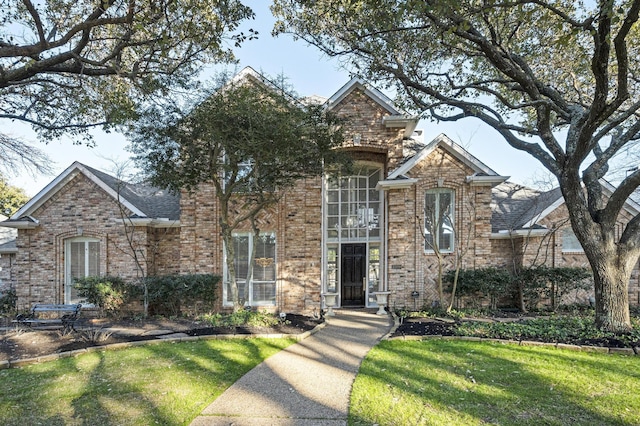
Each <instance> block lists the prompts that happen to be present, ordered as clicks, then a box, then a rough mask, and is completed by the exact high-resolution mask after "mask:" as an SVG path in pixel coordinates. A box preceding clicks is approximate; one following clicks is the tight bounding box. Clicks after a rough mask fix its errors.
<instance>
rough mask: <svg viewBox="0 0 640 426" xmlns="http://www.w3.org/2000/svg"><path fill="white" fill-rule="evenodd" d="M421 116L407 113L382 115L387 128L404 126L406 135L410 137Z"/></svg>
mask: <svg viewBox="0 0 640 426" xmlns="http://www.w3.org/2000/svg"><path fill="white" fill-rule="evenodd" d="M419 121H420V118H419V117H409V116H406V115H387V116H384V117H382V124H384V125H385V127H386V128H398V127H400V128H404V137H405V138H408V137H411V135H413V132H414V131H415V130H416V127H418V122H419Z"/></svg>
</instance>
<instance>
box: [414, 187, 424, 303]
mask: <svg viewBox="0 0 640 426" xmlns="http://www.w3.org/2000/svg"><path fill="white" fill-rule="evenodd" d="M417 218H418V185H413V223H414V225H413V294H416V292H417V291H418V255H419V254H418V253H419V251H418V233H420V235H422V232H421V231H420V230H419V229H418V226H419V222H418V219H417ZM416 231H418V232H416ZM420 275H421V274H420ZM417 304H418V298H417V297H413V309H414V310H417V309H418V305H417Z"/></svg>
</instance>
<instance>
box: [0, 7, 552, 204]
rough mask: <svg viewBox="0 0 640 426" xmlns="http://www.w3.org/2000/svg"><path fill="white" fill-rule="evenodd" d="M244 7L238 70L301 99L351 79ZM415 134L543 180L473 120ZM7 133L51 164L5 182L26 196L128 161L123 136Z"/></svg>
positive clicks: (517, 175) (518, 176)
mask: <svg viewBox="0 0 640 426" xmlns="http://www.w3.org/2000/svg"><path fill="white" fill-rule="evenodd" d="M246 3H247V4H248V5H249V6H250V7H252V8H253V9H254V12H255V14H256V19H255V20H254V21H251V22H247V23H246V25H245V26H244V27H245V28H254V29H256V30H258V31H259V38H258V39H257V40H251V41H247V42H246V43H245V44H244V45H243V47H242V48H240V49H236V56H237V57H238V59H239V60H240V64H239V68H243V67H245V66H251V67H253V68H254V69H256V70H257V71H259V72H264V73H265V74H267V75H270V76H276V75H280V74H282V75H284V76H286V77H287V79H288V80H289V83H290V84H291V85H292V86H293V88H294V89H295V91H296V92H298V93H299V94H300V95H303V96H310V95H319V96H324V97H330V96H331V95H333V94H334V93H335V92H336V91H337V90H338V89H340V87H342V86H343V85H344V84H345V83H346V82H348V81H349V79H350V78H351V76H350V75H349V73H348V71H346V70H344V69H341V68H340V67H339V64H338V61H337V60H335V59H331V58H328V57H327V56H326V55H323V54H322V53H320V51H319V50H317V49H316V48H315V47H313V46H308V45H307V44H306V43H304V42H303V41H300V40H298V41H294V40H293V38H292V37H291V36H286V35H284V36H280V37H278V38H273V37H271V29H272V27H273V23H274V21H275V19H274V18H273V16H271V12H270V11H269V8H268V5H269V3H270V2H267V1H264V0H254V1H247V2H246ZM216 69H217V70H220V69H222V68H220V67H217V68H213V69H212V70H211V71H213V72H215V70H216ZM419 128H422V129H423V130H424V131H425V141H429V140H431V139H433V138H434V137H436V136H437V135H438V134H440V133H445V134H446V135H447V136H449V137H450V138H451V139H453V140H454V141H455V142H457V143H459V144H461V145H462V146H464V147H465V148H466V149H467V150H469V151H470V152H471V153H472V154H473V155H475V156H476V157H478V159H480V160H481V161H482V162H484V163H485V164H486V165H487V166H489V167H491V168H492V169H493V170H495V171H496V172H497V173H499V174H501V175H505V176H511V180H512V181H514V182H518V183H522V184H526V185H533V184H534V183H535V181H536V180H537V179H539V177H541V176H543V175H544V169H543V168H542V166H541V165H540V164H539V163H538V162H537V161H536V160H534V159H533V158H532V157H530V156H529V155H528V154H524V153H521V152H518V151H516V150H515V149H513V148H511V147H510V146H509V145H507V143H506V142H505V141H504V140H503V139H501V137H500V136H499V135H498V134H497V133H496V132H495V131H493V130H491V129H489V128H487V127H486V126H484V125H482V124H481V123H480V122H478V121H476V120H473V119H465V120H463V121H460V122H457V123H439V124H438V123H432V122H429V121H424V120H423V121H422V122H421V124H420V125H419ZM3 131H4V129H3ZM11 131H12V132H13V134H14V135H16V136H21V137H22V138H23V139H25V140H27V141H33V145H35V146H38V147H40V148H41V149H43V150H44V151H45V152H46V153H47V154H48V155H49V156H50V158H51V160H52V161H53V162H54V164H53V169H54V173H55V174H54V175H53V176H36V177H33V176H30V175H29V174H26V173H21V174H18V175H16V176H8V178H9V181H10V183H11V184H12V185H16V186H19V187H21V188H23V189H25V191H26V192H27V194H28V195H30V196H33V195H35V194H37V192H38V191H40V190H41V189H43V188H44V187H45V186H46V185H47V184H48V183H49V182H50V181H51V180H53V178H54V177H55V176H57V175H58V174H59V173H61V172H62V171H63V170H64V169H66V168H67V167H68V166H69V165H70V164H71V163H73V161H80V162H82V163H84V164H87V165H89V166H91V167H94V168H97V169H100V170H103V171H105V172H108V173H109V172H113V171H114V169H115V164H122V163H124V162H126V161H127V159H128V152H127V151H126V145H127V141H126V139H125V138H124V137H123V136H122V135H119V134H115V133H111V134H103V133H96V142H97V146H96V147H95V148H87V147H84V146H73V145H72V144H71V143H70V142H69V141H67V140H64V139H62V140H56V141H51V142H49V143H48V144H47V145H45V144H43V143H42V142H39V141H35V137H34V135H33V132H31V131H30V130H29V129H28V128H27V127H26V126H13V127H12V129H11Z"/></svg>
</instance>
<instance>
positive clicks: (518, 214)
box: [491, 182, 562, 232]
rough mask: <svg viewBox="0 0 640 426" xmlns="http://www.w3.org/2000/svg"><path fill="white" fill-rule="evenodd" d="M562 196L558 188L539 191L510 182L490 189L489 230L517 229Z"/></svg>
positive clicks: (533, 219)
mask: <svg viewBox="0 0 640 426" xmlns="http://www.w3.org/2000/svg"><path fill="white" fill-rule="evenodd" d="M561 197H562V194H561V193H560V188H554V189H552V190H550V191H546V192H541V191H538V190H535V189H532V188H527V187H526V186H522V185H518V184H515V183H512V182H504V183H501V184H500V185H497V186H495V187H494V188H493V189H492V190H491V231H492V232H499V231H505V230H517V229H521V228H523V227H524V226H525V225H527V224H530V223H535V221H536V219H537V218H538V217H539V216H540V214H541V213H542V212H544V211H545V210H546V209H547V208H549V207H550V206H551V205H552V204H553V203H555V202H556V201H558V200H559V199H560V198H561Z"/></svg>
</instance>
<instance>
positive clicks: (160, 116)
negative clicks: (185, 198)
mask: <svg viewBox="0 0 640 426" xmlns="http://www.w3.org/2000/svg"><path fill="white" fill-rule="evenodd" d="M184 111H185V108H184V107H182V106H179V105H174V106H171V107H167V106H166V105H165V106H163V107H153V108H150V109H148V110H147V111H146V114H145V120H144V121H141V122H139V123H138V124H137V125H136V127H135V129H134V130H133V132H132V134H131V135H132V150H133V152H134V154H135V159H136V161H137V162H138V163H139V164H140V165H141V169H143V170H144V171H145V172H146V174H147V175H148V177H149V178H150V180H151V181H152V182H153V183H154V184H156V185H158V186H162V187H169V188H171V189H172V190H175V191H179V190H181V189H188V190H195V189H196V188H197V186H198V185H199V184H201V183H205V182H212V183H213V184H214V185H215V187H216V191H217V192H218V194H226V197H227V198H230V197H231V196H232V195H233V194H236V193H242V194H243V196H244V198H245V199H247V200H250V199H254V201H257V198H260V197H263V196H264V195H265V194H270V193H272V192H274V190H275V189H284V188H286V187H290V186H292V185H293V184H294V183H295V182H296V181H298V180H299V179H303V178H305V177H309V176H318V175H321V174H322V172H323V167H324V165H325V164H334V163H336V162H339V161H343V160H342V159H343V156H342V154H341V153H340V152H338V151H337V150H336V149H335V148H337V147H339V146H340V145H341V143H342V141H343V136H342V130H341V128H340V121H339V120H338V119H337V118H336V117H334V116H332V115H331V114H329V113H328V112H327V111H325V110H324V109H323V108H322V106H320V105H304V104H303V103H301V102H300V101H299V100H298V99H296V97H295V96H293V95H291V94H288V93H286V92H284V91H280V90H279V89H274V88H273V87H269V86H267V85H266V84H265V83H264V82H262V81H258V80H255V79H250V80H249V81H242V82H231V83H229V84H227V85H224V86H222V87H218V88H217V90H216V91H215V92H214V93H213V94H211V95H210V96H208V97H206V98H205V99H204V100H203V101H201V102H199V103H198V104H197V106H195V107H194V108H192V109H190V110H188V109H187V112H184Z"/></svg>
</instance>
